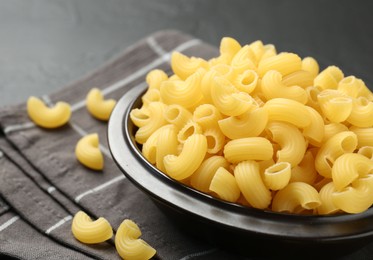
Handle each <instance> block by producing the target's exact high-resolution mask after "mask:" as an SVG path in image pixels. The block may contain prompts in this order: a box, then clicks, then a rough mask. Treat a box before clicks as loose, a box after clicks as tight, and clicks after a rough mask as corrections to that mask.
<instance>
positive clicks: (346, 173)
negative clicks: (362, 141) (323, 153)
mask: <svg viewBox="0 0 373 260" xmlns="http://www.w3.org/2000/svg"><path fill="white" fill-rule="evenodd" d="M369 174H372V175H373V161H371V160H370V159H368V158H367V157H365V156H363V155H361V154H357V153H345V154H342V155H341V156H340V157H338V158H337V159H336V160H335V162H334V164H333V168H332V179H333V183H334V186H335V189H336V191H341V190H342V189H343V188H345V187H347V186H348V185H350V184H351V183H352V182H353V181H355V180H356V179H357V178H359V177H360V178H361V177H364V176H366V175H369Z"/></svg>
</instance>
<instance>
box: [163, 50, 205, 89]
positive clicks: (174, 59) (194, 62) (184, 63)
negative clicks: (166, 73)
mask: <svg viewBox="0 0 373 260" xmlns="http://www.w3.org/2000/svg"><path fill="white" fill-rule="evenodd" d="M208 66H209V65H208V63H207V61H205V60H204V59H201V58H196V57H190V58H189V57H187V56H185V55H184V54H181V53H179V52H173V53H172V55H171V68H172V71H173V72H174V73H175V74H176V75H177V76H178V77H179V78H180V79H182V80H185V79H187V78H188V77H189V76H191V75H193V74H194V73H195V72H196V71H197V70H198V69H200V68H204V69H207V68H208ZM161 88H162V87H161Z"/></svg>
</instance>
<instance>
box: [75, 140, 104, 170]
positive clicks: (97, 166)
mask: <svg viewBox="0 0 373 260" xmlns="http://www.w3.org/2000/svg"><path fill="white" fill-rule="evenodd" d="M75 155H76V158H77V159H78V161H79V162H80V163H81V164H83V165H84V166H86V167H88V168H90V169H93V170H102V169H103V168H104V156H103V155H102V153H101V150H100V147H99V138H98V134H96V133H94V134H89V135H86V136H83V137H82V138H81V139H80V140H79V141H78V143H77V144H76V147H75Z"/></svg>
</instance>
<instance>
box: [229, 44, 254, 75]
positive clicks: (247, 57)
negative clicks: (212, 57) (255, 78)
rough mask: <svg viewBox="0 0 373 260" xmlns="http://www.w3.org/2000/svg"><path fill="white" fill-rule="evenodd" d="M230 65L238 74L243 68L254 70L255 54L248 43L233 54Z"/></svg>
mask: <svg viewBox="0 0 373 260" xmlns="http://www.w3.org/2000/svg"><path fill="white" fill-rule="evenodd" d="M231 66H232V68H233V71H234V72H235V73H236V74H240V73H242V72H244V71H245V70H255V69H256V66H255V54H254V53H253V51H252V50H251V49H250V47H249V45H245V46H243V47H242V48H241V49H240V50H239V51H238V52H237V53H236V55H234V57H233V59H232V62H231Z"/></svg>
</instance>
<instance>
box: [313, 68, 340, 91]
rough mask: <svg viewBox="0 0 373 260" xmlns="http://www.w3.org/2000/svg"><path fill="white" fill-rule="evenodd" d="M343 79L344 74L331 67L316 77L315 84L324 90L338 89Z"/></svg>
mask: <svg viewBox="0 0 373 260" xmlns="http://www.w3.org/2000/svg"><path fill="white" fill-rule="evenodd" d="M343 77H344V75H343V72H342V71H341V70H340V69H339V68H338V67H336V66H329V67H327V68H326V69H324V70H323V71H321V72H320V73H319V75H317V76H316V78H315V79H314V81H313V84H314V86H315V87H316V86H317V87H321V88H322V89H336V88H337V87H338V83H339V82H340V81H341V80H342V79H343Z"/></svg>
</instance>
